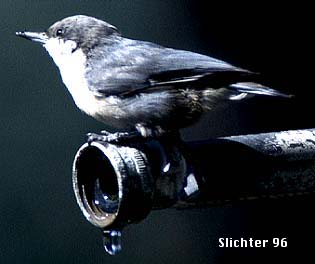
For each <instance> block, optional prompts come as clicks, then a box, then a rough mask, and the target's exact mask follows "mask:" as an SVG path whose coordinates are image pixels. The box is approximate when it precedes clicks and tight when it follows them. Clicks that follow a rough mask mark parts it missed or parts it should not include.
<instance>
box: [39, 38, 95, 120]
mask: <svg viewBox="0 0 315 264" xmlns="http://www.w3.org/2000/svg"><path fill="white" fill-rule="evenodd" d="M44 47H45V48H46V50H47V51H48V53H49V55H50V56H51V57H52V58H53V60H54V62H55V63H56V65H57V66H58V68H59V70H60V74H61V77H62V81H63V83H64V84H65V85H66V87H67V89H68V90H69V92H70V93H71V95H72V97H73V100H74V102H75V104H76V105H77V106H78V107H79V108H80V109H81V110H82V111H84V112H86V113H87V114H89V115H92V116H94V115H95V114H96V113H97V111H98V107H97V105H98V102H97V101H98V100H97V99H96V98H95V96H94V95H93V93H92V92H91V91H89V89H88V85H87V81H86V79H85V62H86V57H85V55H84V53H83V52H82V50H81V49H76V47H77V44H76V43H75V42H74V41H72V40H67V41H65V42H64V41H63V40H62V39H58V38H52V39H49V40H48V41H47V43H46V44H45V46H44ZM75 49H76V50H75ZM73 51H74V52H73Z"/></svg>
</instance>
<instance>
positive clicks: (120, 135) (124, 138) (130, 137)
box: [87, 130, 143, 144]
mask: <svg viewBox="0 0 315 264" xmlns="http://www.w3.org/2000/svg"><path fill="white" fill-rule="evenodd" d="M139 138H143V137H142V135H141V134H140V133H139V132H138V131H132V132H115V133H110V132H108V131H105V130H103V131H101V134H96V133H88V134H87V142H88V143H89V144H90V143H92V142H93V141H102V142H107V143H115V144H119V143H126V142H130V141H134V140H138V139H139Z"/></svg>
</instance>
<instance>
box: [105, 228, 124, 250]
mask: <svg viewBox="0 0 315 264" xmlns="http://www.w3.org/2000/svg"><path fill="white" fill-rule="evenodd" d="M103 246H104V249H105V250H106V252H107V253H108V254H110V255H116V254H118V253H119V252H120V251H121V231H119V230H103Z"/></svg>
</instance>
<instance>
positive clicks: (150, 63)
mask: <svg viewBox="0 0 315 264" xmlns="http://www.w3.org/2000/svg"><path fill="white" fill-rule="evenodd" d="M17 34H18V35H19V36H22V37H25V38H28V39H32V40H35V41H39V42H41V43H42V44H43V45H44V46H45V47H46V49H47V50H48V52H49V53H50V55H51V56H52V57H53V58H54V60H55V62H56V64H57V65H58V67H59V68H60V72H61V75H62V78H63V81H64V83H65V84H66V86H67V88H68V89H69V91H70V93H71V94H72V96H73V98H74V100H75V102H76V104H77V105H78V107H79V108H80V109H81V110H82V111H84V112H86V113H87V114H89V115H91V116H93V117H94V118H96V119H98V120H100V121H102V122H104V123H105V124H106V125H107V126H109V127H112V128H114V129H116V130H130V129H134V128H136V129H138V130H139V131H140V132H141V133H142V135H144V136H146V135H149V134H151V132H152V131H153V132H156V131H158V132H159V133H163V131H170V130H171V131H172V130H177V129H179V128H182V127H185V126H188V125H190V124H192V123H194V122H195V121H197V120H198V118H199V117H200V116H201V114H202V113H204V112H205V111H208V110H211V109H214V108H215V107H216V106H217V104H218V103H220V102H222V101H224V100H228V99H231V100H233V99H234V100H239V99H242V98H245V97H246V95H247V94H259V95H268V96H287V95H285V94H282V93H280V92H278V91H276V90H273V89H271V88H268V87H265V86H263V85H261V84H257V83H255V79H257V74H255V73H252V72H250V71H248V70H244V69H241V68H238V67H235V66H233V65H231V64H229V63H226V62H224V61H221V60H217V59H214V58H211V57H209V56H205V55H201V54H197V53H193V52H190V51H184V50H176V49H171V48H165V47H162V46H159V45H157V44H153V43H150V42H145V41H139V40H132V39H128V38H124V37H122V36H121V35H120V33H119V32H118V31H117V29H116V28H115V27H114V26H112V25H110V24H108V23H106V22H104V21H101V20H98V19H96V18H92V17H88V16H81V15H80V16H72V17H68V18H65V19H63V20H61V21H59V22H56V23H55V24H54V25H52V26H51V27H50V28H49V29H48V30H47V31H46V32H44V33H38V35H36V33H30V32H19V33H17ZM32 34H33V35H32ZM34 34H35V35H34ZM39 34H41V35H39ZM34 36H35V37H34ZM51 40H57V41H56V43H59V44H58V45H60V49H65V50H68V49H69V47H71V50H70V52H69V54H68V55H69V58H70V57H71V56H73V57H74V56H75V54H81V53H82V54H83V58H84V59H82V63H83V64H84V65H83V70H80V69H81V68H80V69H78V70H77V71H76V72H78V74H79V75H82V76H80V78H79V76H72V77H70V76H69V73H68V68H69V67H70V66H64V64H65V65H67V64H66V63H63V60H65V59H61V60H59V58H58V56H59V54H57V55H56V52H55V51H54V48H51V46H50V44H47V43H48V42H49V41H50V42H52V41H51ZM67 43H68V44H69V45H68V44H67ZM65 44H67V45H65ZM61 47H62V48H61ZM57 53H58V52H57ZM64 53H66V52H64ZM62 56H63V55H62ZM66 58H68V57H66ZM60 61H61V62H60ZM69 65H70V64H69ZM71 65H73V64H71ZM71 78H79V79H80V80H81V79H82V81H80V82H77V83H78V84H76V85H77V86H76V85H74V84H72V83H75V82H72V80H71ZM81 84H82V87H85V86H86V89H87V90H88V95H89V96H88V97H90V95H91V96H93V99H92V100H90V101H89V102H90V103H88V104H85V103H84V102H82V98H81V99H80V98H79V96H78V95H76V93H78V91H77V90H79V89H84V88H82V87H79V86H81ZM78 98H79V99H78ZM90 99H91V98H90ZM92 104H93V106H92Z"/></svg>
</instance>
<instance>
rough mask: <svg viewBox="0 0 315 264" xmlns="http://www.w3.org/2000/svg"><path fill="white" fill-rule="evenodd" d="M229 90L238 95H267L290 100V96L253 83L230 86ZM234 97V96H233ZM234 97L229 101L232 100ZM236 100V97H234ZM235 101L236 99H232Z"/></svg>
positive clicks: (239, 83)
mask: <svg viewBox="0 0 315 264" xmlns="http://www.w3.org/2000/svg"><path fill="white" fill-rule="evenodd" d="M229 89H231V90H234V91H236V92H238V93H239V94H245V95H246V94H249V95H251V94H252V95H255V94H257V95H267V96H279V97H285V98H291V97H292V95H289V94H285V93H281V92H279V91H277V90H274V89H271V88H269V87H267V86H264V85H261V84H258V83H254V82H238V83H234V84H231V85H230V86H229ZM234 97H235V96H234ZM234 97H233V98H232V97H231V98H230V99H232V100H233V99H234ZM236 98H237V97H236ZM234 100H237V99H234Z"/></svg>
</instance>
